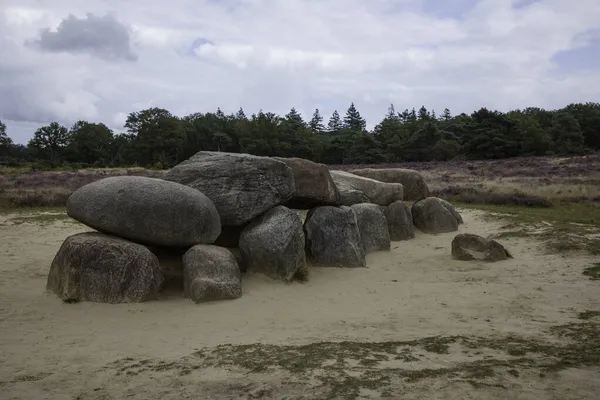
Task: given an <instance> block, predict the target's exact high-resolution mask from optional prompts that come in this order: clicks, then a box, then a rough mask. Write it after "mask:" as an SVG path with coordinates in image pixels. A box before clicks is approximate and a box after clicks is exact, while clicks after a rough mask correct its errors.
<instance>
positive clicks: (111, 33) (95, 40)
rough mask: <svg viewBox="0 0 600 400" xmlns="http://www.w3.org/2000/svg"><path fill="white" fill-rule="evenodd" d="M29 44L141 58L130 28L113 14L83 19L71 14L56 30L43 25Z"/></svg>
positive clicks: (108, 56) (108, 57)
mask: <svg viewBox="0 0 600 400" xmlns="http://www.w3.org/2000/svg"><path fill="white" fill-rule="evenodd" d="M27 44H29V45H31V46H34V47H36V48H38V49H40V50H43V51H47V52H51V53H61V52H67V53H75V54H77V53H88V54H91V55H93V56H96V57H99V58H103V59H105V60H109V61H116V60H119V59H122V60H127V61H136V60H137V54H135V52H134V51H133V49H132V45H131V35H130V31H129V28H128V27H127V26H126V25H124V24H123V23H121V22H119V21H118V20H117V19H116V18H115V17H114V16H113V15H105V16H96V15H94V14H92V13H88V14H87V15H86V17H85V18H81V19H80V18H77V17H76V16H74V15H69V16H68V17H67V18H65V19H63V20H62V22H61V23H60V24H59V25H58V28H57V29H56V31H51V30H50V29H48V28H46V29H43V30H42V31H41V32H40V36H39V37H38V38H36V39H34V40H31V41H29V42H28V43H27Z"/></svg>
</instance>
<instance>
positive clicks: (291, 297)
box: [0, 210, 600, 400]
mask: <svg viewBox="0 0 600 400" xmlns="http://www.w3.org/2000/svg"><path fill="white" fill-rule="evenodd" d="M461 212H462V214H463V217H464V219H465V224H464V225H461V226H460V229H459V232H471V233H477V234H482V235H489V234H491V233H494V232H497V231H498V230H499V229H500V228H499V227H500V224H499V223H492V222H488V221H484V220H483V219H482V217H481V213H479V212H475V211H466V210H461ZM9 218H10V216H6V215H5V216H3V217H2V220H0V223H1V224H2V225H1V226H0V260H1V263H0V360H1V363H0V399H36V400H37V399H40V400H41V399H97V400H100V399H124V398H127V399H205V398H206V399H229V398H269V399H271V398H272V399H284V398H287V399H313V398H314V399H318V398H328V397H325V394H323V393H324V392H322V391H321V392H320V391H319V390H321V389H322V388H321V389H318V386H319V385H318V384H317V383H315V382H312V381H311V380H310V379H308V380H307V381H302V380H300V379H299V377H298V375H296V376H295V375H294V374H292V373H288V372H286V371H283V370H281V371H279V370H278V371H275V372H273V371H271V372H269V373H264V372H263V373H261V372H254V373H249V372H248V371H247V370H245V369H243V368H241V367H239V366H236V365H231V366H229V367H215V366H208V365H205V364H202V362H200V361H198V360H195V361H194V360H193V356H192V355H193V354H194V352H196V351H198V350H199V349H203V348H207V347H209V348H211V347H213V346H217V345H221V344H256V343H262V344H274V345H306V344H310V343H315V342H328V341H329V342H336V341H357V342H365V343H366V342H382V341H408V340H418V339H422V338H426V337H431V336H438V335H443V336H448V335H468V336H480V337H496V336H498V335H500V336H506V335H509V334H516V335H520V336H523V337H528V338H537V339H539V340H552V338H550V337H549V334H547V333H546V329H547V328H549V327H551V326H556V325H560V324H566V323H576V322H580V321H578V319H577V312H579V311H584V310H600V291H599V287H598V282H597V281H591V280H589V279H588V278H587V277H585V276H583V275H582V274H581V271H582V269H583V267H584V266H586V265H588V264H589V263H590V262H592V261H597V260H592V259H591V258H589V257H584V256H581V257H578V258H569V259H567V258H563V257H561V256H556V255H544V254H543V252H542V249H541V246H540V244H539V243H536V242H533V241H526V240H523V239H507V240H503V241H502V243H504V244H505V245H506V246H507V248H509V250H510V251H511V252H512V254H513V255H514V259H513V260H508V261H503V262H500V263H495V264H483V263H478V262H460V261H454V260H452V259H451V257H450V242H451V240H452V238H453V237H454V235H455V234H456V233H450V234H441V235H425V234H418V235H417V237H416V238H415V239H414V240H411V241H406V242H394V243H392V251H391V252H389V253H375V254H370V255H369V256H368V268H366V269H337V268H311V271H310V272H311V274H310V280H309V282H307V283H294V284H284V283H280V282H277V281H272V280H270V279H268V278H266V277H263V276H260V275H249V276H246V277H245V280H244V295H243V297H242V298H241V299H238V300H234V301H223V302H217V303H207V304H194V303H193V302H192V301H190V300H188V299H184V298H182V296H180V295H176V296H167V297H165V298H163V299H161V300H159V301H152V302H148V303H143V304H118V305H107V304H94V303H80V304H63V303H62V302H61V301H59V300H58V299H57V298H56V297H55V296H53V295H50V294H46V293H45V283H46V274H47V272H48V269H49V265H50V262H51V261H52V258H53V256H54V254H55V253H56V251H57V250H58V248H59V246H60V244H61V242H62V240H64V238H65V237H67V236H68V235H71V234H74V233H77V232H81V231H86V230H88V229H87V228H85V227H83V226H81V225H76V224H72V223H65V222H53V223H50V224H39V223H37V224H36V223H23V224H12V223H11V222H10V221H9ZM470 351H471V350H469V349H466V350H465V348H462V349H461V348H457V347H451V349H450V352H449V353H448V354H437V353H435V352H423V351H421V352H420V357H417V358H419V361H414V360H413V361H411V362H408V361H407V363H405V365H403V366H402V367H403V368H409V369H411V370H413V371H414V370H420V369H432V368H448V367H449V366H452V365H455V364H456V363H458V362H461V361H464V360H463V359H465V358H467V357H471V358H472V357H475V358H476V359H477V357H479V359H483V358H486V357H487V358H489V357H501V355H500V354H496V353H494V354H491V355H486V353H485V352H483V353H482V352H481V351H480V352H475V353H472V354H471V353H469V352H470ZM417 352H419V351H417ZM473 354H477V356H474V355H473ZM190 357H192V358H190ZM482 357H483V358H482ZM140 360H141V361H142V362H140ZM359 361H360V360H359ZM128 363H129V364H128ZM145 363H146V364H148V363H149V364H152V365H154V366H155V368H141V366H142V365H143V364H145ZM165 363H166V364H165ZM168 363H175V364H173V365H179V367H178V368H168V367H164V368H158V367H156V366H160V365H169V364H168ZM186 363H187V364H188V365H189V366H191V367H190V368H189V369H187V370H186V372H185V373H181V365H185V364H186ZM395 367H398V365H396V366H395ZM135 368H137V370H136V369H135ZM382 368H383V367H382ZM190 369H191V372H190ZM127 371H129V372H127ZM131 371H133V372H131ZM348 382H350V381H348ZM486 382H488V383H489V380H488V381H486ZM348 384H350V383H348ZM367 386H368V385H367ZM375 386H376V385H375ZM313 389H314V390H313ZM342 392H343V390H342V389H340V391H339V392H337V393H338V396H337V397H338V398H355V397H356V395H347V394H342ZM332 393H333V394H331V393H330V395H329V398H336V396H335V393H336V392H335V390H334V391H333V392H332ZM358 393H359V397H364V398H380V397H382V396H387V397H388V398H403V399H404V398H406V399H419V398H423V399H475V398H477V399H492V398H494V399H495V398H498V399H504V398H513V399H536V400H540V399H598V398H600V397H599V396H600V370H599V369H597V368H595V367H588V368H587V369H580V368H571V369H567V370H564V371H561V372H559V373H556V374H554V375H553V376H552V378H551V379H549V378H544V377H543V374H542V376H540V374H538V373H532V372H531V371H529V372H527V371H525V372H523V373H521V374H520V376H519V377H513V376H512V375H507V374H503V375H501V376H498V377H496V378H492V383H490V384H484V385H474V384H473V382H472V381H471V382H469V381H468V380H464V379H462V380H461V379H450V377H449V376H447V375H441V376H439V377H431V378H427V379H423V380H419V381H417V382H413V383H407V382H406V381H403V380H398V381H393V382H392V384H391V386H390V387H388V389H386V390H385V391H383V390H378V388H377V387H373V386H371V387H370V388H366V387H362V388H360V390H358ZM344 396H345V397H344Z"/></svg>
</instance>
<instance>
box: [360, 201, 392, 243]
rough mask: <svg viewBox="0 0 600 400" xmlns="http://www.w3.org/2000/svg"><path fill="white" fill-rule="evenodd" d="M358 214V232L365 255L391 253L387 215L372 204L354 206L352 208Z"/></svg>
mask: <svg viewBox="0 0 600 400" xmlns="http://www.w3.org/2000/svg"><path fill="white" fill-rule="evenodd" d="M350 208H351V209H352V211H354V214H356V222H357V224H358V231H359V232H360V238H361V243H362V246H363V248H364V249H365V253H366V254H369V253H372V252H375V251H389V250H390V246H391V241H390V233H389V231H388V226H387V221H386V219H385V215H384V214H383V212H382V211H381V209H380V208H379V206H378V205H376V204H370V203H361V204H354V205H353V206H351V207H350Z"/></svg>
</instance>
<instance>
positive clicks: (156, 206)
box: [67, 176, 221, 247]
mask: <svg viewBox="0 0 600 400" xmlns="http://www.w3.org/2000/svg"><path fill="white" fill-rule="evenodd" d="M67 214H68V215H69V216H70V217H72V218H74V219H76V220H77V221H80V222H82V223H84V224H85V225H87V226H89V227H91V228H93V229H95V230H97V231H100V232H104V233H107V234H112V235H116V236H119V237H122V238H125V239H129V240H131V241H134V242H137V243H141V244H147V245H156V246H166V247H190V246H193V245H195V244H200V243H212V242H213V241H214V240H215V239H216V238H217V237H218V236H219V234H220V233H221V220H220V218H219V214H218V212H217V209H216V208H215V205H214V204H213V202H212V201H211V200H210V199H209V198H208V197H206V196H205V195H204V194H202V193H201V192H199V191H197V190H194V189H192V188H190V187H187V186H184V185H180V184H179V183H175V182H168V181H165V180H162V179H158V178H148V177H142V176H114V177H109V178H104V179H101V180H98V181H96V182H92V183H90V184H87V185H85V186H83V187H81V188H79V189H78V190H76V191H75V192H74V193H73V194H72V195H71V196H70V197H69V199H68V201H67Z"/></svg>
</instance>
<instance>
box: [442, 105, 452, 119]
mask: <svg viewBox="0 0 600 400" xmlns="http://www.w3.org/2000/svg"><path fill="white" fill-rule="evenodd" d="M441 119H443V120H444V121H450V120H451V119H452V114H450V110H448V109H447V108H444V113H443V114H442V117H441Z"/></svg>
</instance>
